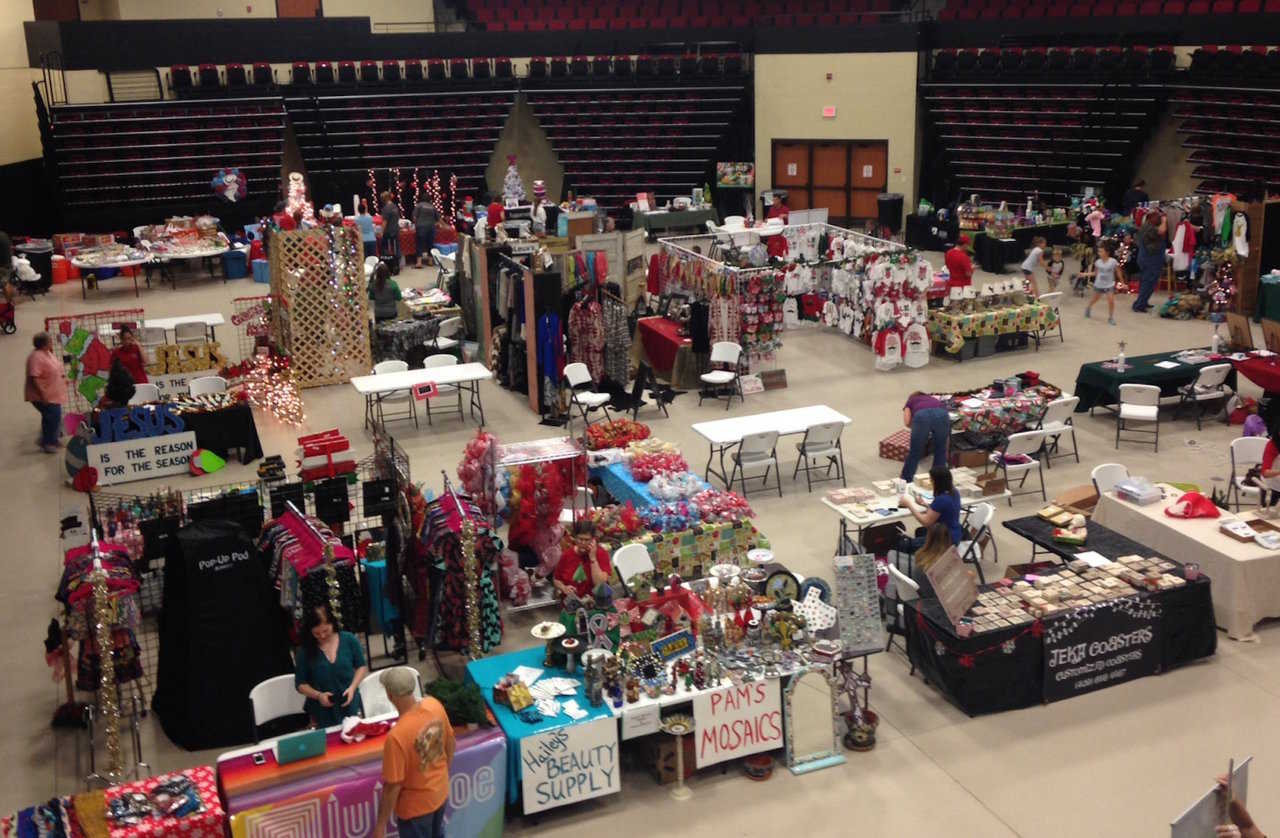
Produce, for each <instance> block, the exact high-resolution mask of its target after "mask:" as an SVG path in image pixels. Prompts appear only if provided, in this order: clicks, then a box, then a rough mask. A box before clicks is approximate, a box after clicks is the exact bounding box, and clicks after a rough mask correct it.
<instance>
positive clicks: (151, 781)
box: [106, 765, 227, 838]
mask: <svg viewBox="0 0 1280 838" xmlns="http://www.w3.org/2000/svg"><path fill="white" fill-rule="evenodd" d="M177 777H186V778H187V779H189V780H190V781H191V782H192V783H193V784H194V785H195V787H196V791H197V792H198V793H199V795H200V811H198V812H194V813H192V814H190V815H187V816H186V817H181V818H170V817H164V818H146V819H145V820H143V821H142V822H141V823H138V824H130V825H115V824H112V825H111V838H135V836H155V837H156V838H160V837H161V836H171V835H181V836H183V838H224V836H225V835H226V829H227V813H226V812H225V811H223V809H222V801H221V800H219V799H218V783H217V780H215V779H214V773H213V767H212V766H208V765H202V766H200V767H198V768H188V769H186V770H185V771H177V772H174V773H173V774H166V775H164V776H162V777H149V778H147V779H145V780H139V781H138V782H136V783H125V784H123V785H119V786H112V787H111V788H109V789H107V790H106V802H107V810H108V811H110V807H111V801H113V800H115V799H117V798H119V797H123V796H124V795H128V794H150V792H151V790H152V789H154V788H155V787H156V786H157V785H158V784H160V783H163V782H165V781H166V780H172V779H174V778H177ZM108 822H110V816H108Z"/></svg>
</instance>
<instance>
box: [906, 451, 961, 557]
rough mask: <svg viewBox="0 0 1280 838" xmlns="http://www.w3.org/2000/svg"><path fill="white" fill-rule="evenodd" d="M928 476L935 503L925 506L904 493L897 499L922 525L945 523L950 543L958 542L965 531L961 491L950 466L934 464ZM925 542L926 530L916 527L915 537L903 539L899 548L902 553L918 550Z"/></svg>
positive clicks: (929, 525) (930, 525)
mask: <svg viewBox="0 0 1280 838" xmlns="http://www.w3.org/2000/svg"><path fill="white" fill-rule="evenodd" d="M929 479H930V480H932V481H933V502H932V503H930V504H929V505H928V506H923V505H921V504H920V503H918V502H917V501H916V499H915V498H914V497H912V496H911V495H910V494H907V493H904V494H903V495H902V497H900V498H898V506H901V507H905V508H906V509H907V510H908V511H910V512H911V515H912V516H913V517H914V518H915V519H916V520H917V521H919V522H920V526H921V527H932V526H933V525H934V524H942V525H944V526H945V527H946V528H947V532H949V533H950V534H951V543H952V544H959V543H960V540H961V538H962V537H963V533H962V532H961V529H960V493H959V492H957V491H956V489H955V484H954V483H953V482H952V480H951V469H949V468H947V467H946V466H934V467H933V468H931V469H929ZM924 543H925V533H924V532H923V531H922V530H916V534H915V537H913V538H905V537H904V538H903V541H902V544H901V545H900V546H899V547H898V551H899V552H901V553H915V552H916V551H918V550H919V549H920V548H921V547H923V546H924Z"/></svg>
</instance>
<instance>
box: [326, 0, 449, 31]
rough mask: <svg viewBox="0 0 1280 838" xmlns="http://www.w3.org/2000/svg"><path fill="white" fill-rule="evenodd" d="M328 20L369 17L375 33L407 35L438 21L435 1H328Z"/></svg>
mask: <svg viewBox="0 0 1280 838" xmlns="http://www.w3.org/2000/svg"><path fill="white" fill-rule="evenodd" d="M324 16H325V17H367V18H369V21H370V23H371V24H372V25H373V30H374V31H375V32H377V31H380V30H382V31H392V32H403V31H408V30H410V29H412V28H413V27H410V26H407V24H413V23H430V22H431V21H432V20H434V19H435V9H434V4H433V3H432V2H431V0H324Z"/></svg>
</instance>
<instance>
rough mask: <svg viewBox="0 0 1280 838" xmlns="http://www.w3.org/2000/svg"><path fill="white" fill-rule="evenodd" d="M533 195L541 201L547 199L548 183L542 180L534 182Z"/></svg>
mask: <svg viewBox="0 0 1280 838" xmlns="http://www.w3.org/2000/svg"><path fill="white" fill-rule="evenodd" d="M533 197H535V198H537V199H538V200H539V201H545V200H546V198H547V185H546V184H545V183H543V182H542V181H540V180H535V181H534V182H533Z"/></svg>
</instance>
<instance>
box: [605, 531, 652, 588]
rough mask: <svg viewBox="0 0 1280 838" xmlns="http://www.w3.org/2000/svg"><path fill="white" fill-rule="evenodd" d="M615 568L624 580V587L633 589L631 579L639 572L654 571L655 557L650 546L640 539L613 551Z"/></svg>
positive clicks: (620, 578)
mask: <svg viewBox="0 0 1280 838" xmlns="http://www.w3.org/2000/svg"><path fill="white" fill-rule="evenodd" d="M613 569H614V571H615V572H616V573H617V574H618V579H619V580H620V581H621V582H622V587H624V588H626V589H627V591H628V592H630V591H631V585H630V583H631V580H632V579H634V578H635V577H636V576H637V575H639V574H646V575H647V574H650V573H653V557H652V556H650V555H649V548H648V547H645V546H644V545H643V544H641V543H639V542H638V541H633V542H631V543H630V544H624V545H622V546H621V547H619V548H618V549H617V550H614V551H613Z"/></svg>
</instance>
